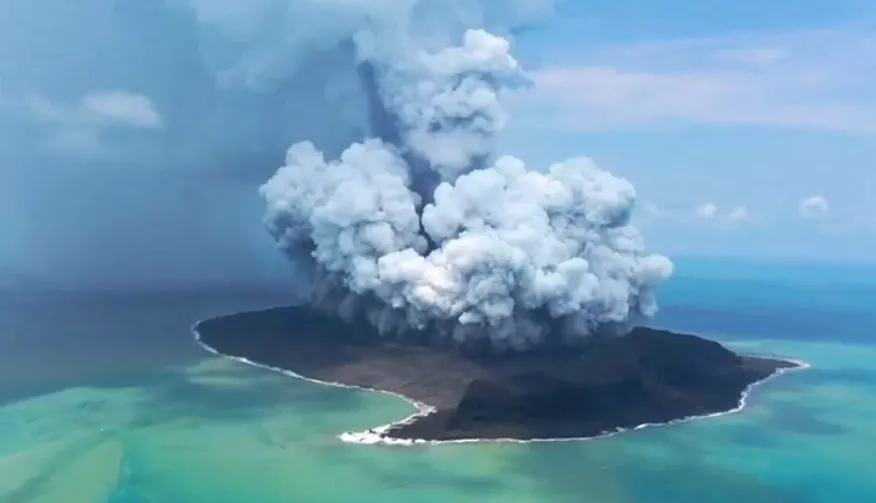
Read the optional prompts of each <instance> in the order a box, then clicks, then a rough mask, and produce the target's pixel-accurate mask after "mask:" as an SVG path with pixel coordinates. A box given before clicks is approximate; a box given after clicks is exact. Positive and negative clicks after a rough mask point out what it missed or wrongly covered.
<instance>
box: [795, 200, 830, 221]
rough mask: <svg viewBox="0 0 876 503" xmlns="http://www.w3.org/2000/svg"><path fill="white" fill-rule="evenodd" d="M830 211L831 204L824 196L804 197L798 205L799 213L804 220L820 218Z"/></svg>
mask: <svg viewBox="0 0 876 503" xmlns="http://www.w3.org/2000/svg"><path fill="white" fill-rule="evenodd" d="M828 211H830V204H829V203H828V202H827V199H825V198H824V197H822V196H819V195H814V196H809V197H804V198H803V199H801V200H800V202H799V203H798V204H797V212H798V213H799V215H800V216H801V217H803V218H818V217H821V216H823V215H825V214H827V212H828Z"/></svg>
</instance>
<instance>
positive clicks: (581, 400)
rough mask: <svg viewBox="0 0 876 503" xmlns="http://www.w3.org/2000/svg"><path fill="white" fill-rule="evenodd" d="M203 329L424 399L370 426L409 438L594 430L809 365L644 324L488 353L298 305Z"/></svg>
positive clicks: (239, 345)
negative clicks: (415, 409)
mask: <svg viewBox="0 0 876 503" xmlns="http://www.w3.org/2000/svg"><path fill="white" fill-rule="evenodd" d="M194 330H195V332H196V334H197V337H198V339H199V342H200V343H201V344H203V345H205V346H206V347H207V348H209V349H212V350H214V351H216V352H217V353H219V354H221V355H225V356H229V357H233V358H238V359H244V360H246V361H248V362H251V363H255V364H257V365H262V366H265V367H271V368H275V369H281V370H286V371H289V372H292V373H294V374H297V375H300V376H302V377H304V378H307V379H312V380H316V381H322V382H326V383H334V384H340V385H346V386H353V387H360V388H366V389H373V390H380V391H385V392H390V393H394V394H397V395H402V396H404V397H406V398H408V399H409V400H411V401H413V402H415V403H418V404H421V406H422V407H424V408H425V409H427V411H428V413H424V414H420V415H417V416H414V417H413V418H412V419H411V420H408V421H401V422H399V423H395V424H394V425H391V426H389V427H385V428H382V429H380V430H379V432H377V430H371V431H370V432H369V433H370V434H372V436H373V435H378V434H379V436H380V437H381V438H384V439H393V440H395V441H402V442H403V441H406V440H407V441H423V440H426V441H453V440H472V439H514V440H532V439H562V438H590V437H596V436H600V435H605V434H609V433H613V432H616V431H620V430H624V429H630V428H635V427H638V426H641V425H646V424H660V423H668V422H673V421H676V420H682V419H686V418H690V417H697V416H706V415H711V414H717V413H721V412H727V411H731V410H734V409H737V408H739V407H740V405H741V401H742V399H743V398H744V395H745V393H746V392H747V390H748V389H749V387H750V386H752V385H753V384H754V383H757V382H759V381H762V380H764V379H766V378H768V377H770V376H771V375H773V374H775V373H776V372H781V371H784V370H790V369H793V368H798V367H801V366H802V364H801V363H798V362H794V361H788V360H782V359H777V358H768V357H761V356H746V355H740V354H736V353H734V352H733V351H730V350H729V349H727V348H725V347H724V346H722V345H721V344H719V343H717V342H715V341H711V340H707V339H703V338H701V337H697V336H694V335H687V334H679V333H674V332H670V331H666V330H657V329H653V328H646V327H637V328H634V329H633V330H632V331H631V332H630V333H629V334H627V335H625V336H619V337H610V338H605V339H598V338H594V341H593V342H592V343H591V344H588V345H587V346H586V347H583V348H580V349H579V350H567V351H564V352H556V351H554V352H529V353H523V354H511V355H489V356H488V355H485V354H482V353H481V354H477V353H468V354H467V353H465V352H460V351H458V350H456V349H454V348H449V347H448V348H443V347H433V346H423V345H417V344H412V343H404V344H401V343H391V342H388V341H387V340H385V339H382V338H380V337H379V336H377V334H376V333H375V331H374V330H373V329H372V328H370V326H368V325H365V324H362V325H359V324H357V325H352V324H348V323H346V322H344V321H342V320H340V319H338V318H336V317H329V316H323V315H319V314H316V313H314V311H312V310H309V309H305V308H301V307H279V308H270V309H265V310H261V311H251V312H241V313H235V314H230V315H226V316H220V317H216V318H211V319H207V320H204V321H202V322H200V323H198V324H197V325H196V326H195V328H194Z"/></svg>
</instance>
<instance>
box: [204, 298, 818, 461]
mask: <svg viewBox="0 0 876 503" xmlns="http://www.w3.org/2000/svg"><path fill="white" fill-rule="evenodd" d="M278 307H284V306H271V307H266V308H263V309H254V310H246V311H237V312H233V313H229V314H227V315H221V316H218V317H219V318H222V317H225V316H235V315H238V314H244V313H247V312H259V311H263V310H266V309H272V308H278ZM215 318H216V317H209V318H205V319H202V320H199V321H197V322H195V323H194V324H193V325H192V327H191V331H192V333H193V334H194V336H195V341H196V342H197V343H198V345H200V346H201V347H203V348H204V349H205V350H207V351H208V352H210V353H212V354H214V355H216V356H219V357H222V358H228V359H230V360H234V361H237V362H241V363H245V364H247V365H252V366H253V367H258V368H262V369H266V370H271V371H274V372H279V373H281V374H283V375H287V376H290V377H295V378H297V379H301V380H304V381H308V382H312V383H316V384H322V385H326V386H334V387H336V388H346V389H355V390H360V391H369V392H377V393H383V394H385V395H390V396H393V397H396V398H400V399H401V400H404V401H405V402H407V403H409V404H411V405H413V406H414V408H415V409H416V410H415V412H414V413H412V414H411V415H409V416H407V417H405V418H403V419H400V420H398V421H393V422H391V423H387V424H384V425H380V426H376V427H374V428H369V429H367V430H365V431H346V432H343V433H341V434H340V435H338V438H339V439H340V440H341V441H343V442H349V443H354V444H365V445H395V446H412V445H440V444H467V443H475V442H491V443H498V442H510V443H520V444H525V443H531V442H570V441H585V440H595V439H598V438H607V437H611V436H614V435H617V434H619V433H623V432H625V431H636V430H641V429H644V428H650V427H656V426H671V425H676V424H682V423H686V422H689V421H693V420H696V419H706V418H712V417H721V416H726V415H729V414H735V413H737V412H740V411H741V410H743V409H744V408H745V405H746V402H747V400H748V396H749V395H750V394H751V392H752V391H753V390H754V388H755V387H756V386H757V385H759V384H763V383H765V382H767V381H769V380H771V379H773V378H775V377H778V376H780V375H782V374H784V373H786V372H791V371H794V370H804V369H807V368H810V367H811V365H810V364H809V363H807V362H805V361H803V360H797V359H793V358H785V357H782V356H774V355H756V354H745V355H743V356H751V357H761V358H772V359H775V360H784V361H786V362H789V363H793V364H794V365H796V366H795V367H788V368H782V369H779V370H777V371H775V372H773V373H772V374H770V375H769V376H767V377H765V378H763V379H761V380H759V381H754V382H753V383H751V384H749V385H748V386H746V388H745V389H744V390H743V391H742V394H741V396H740V398H739V404H738V405H737V406H736V407H734V408H733V409H730V410H727V411H723V412H713V413H710V414H703V415H699V416H688V417H683V418H679V419H673V420H672V421H668V422H665V423H643V424H640V425H638V426H634V427H631V428H618V429H616V430H614V431H608V432H605V433H601V434H599V435H595V436H592V437H566V438H530V439H518V438H465V439H455V440H427V439H423V438H417V439H407V438H394V437H391V436H389V435H387V433H388V432H389V431H390V430H392V429H393V428H395V427H397V426H402V425H407V424H411V423H413V422H414V421H416V420H418V419H420V418H422V417H425V416H428V415H429V414H431V413H433V412H435V411H436V410H437V409H436V408H435V407H432V406H431V405H429V404H426V403H423V402H420V401H418V400H414V399H412V398H410V397H407V396H405V395H402V394H401V393H395V392H393V391H387V390H383V389H379V388H371V387H367V386H357V385H354V384H344V383H339V382H332V381H321V380H319V379H314V378H312V377H307V376H304V375H301V374H298V373H296V372H293V371H291V370H288V369H282V368H279V367H272V366H270V365H264V364H261V363H257V362H254V361H252V360H249V359H247V358H243V357H240V356H231V355H226V354H224V353H222V352H220V351H218V350H216V349H215V348H213V347H212V346H210V345H208V344H207V343H205V342H204V341H202V340H201V333H200V332H199V331H198V327H199V325H200V324H201V323H203V322H205V321H208V320H211V319H215Z"/></svg>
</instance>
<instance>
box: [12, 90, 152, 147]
mask: <svg viewBox="0 0 876 503" xmlns="http://www.w3.org/2000/svg"><path fill="white" fill-rule="evenodd" d="M23 108H24V111H25V113H26V115H27V116H28V117H29V119H30V120H36V121H37V122H40V123H43V124H45V125H47V126H48V127H49V129H48V130H47V131H46V138H45V139H44V140H43V141H42V143H43V145H44V146H45V147H46V148H47V149H48V150H49V151H50V152H53V153H56V154H60V155H64V156H68V155H76V156H79V157H86V158H89V159H94V158H105V157H107V156H110V155H111V153H112V151H113V150H114V148H113V147H112V145H110V142H109V140H108V139H107V137H106V136H104V134H103V133H104V131H105V130H108V129H113V128H126V129H133V130H144V131H154V130H158V129H160V128H161V127H162V118H161V115H160V114H159V112H158V110H157V108H156V107H155V105H154V104H153V103H152V101H151V100H150V99H149V98H148V97H146V96H143V95H141V94H137V93H131V92H127V91H119V90H113V91H98V92H92V93H89V94H86V95H85V96H83V97H82V98H81V99H79V100H78V101H77V102H75V103H74V104H72V105H71V104H65V103H60V102H57V101H53V100H50V99H48V98H46V97H44V96H40V95H32V96H29V97H28V98H26V99H25V100H24V101H23Z"/></svg>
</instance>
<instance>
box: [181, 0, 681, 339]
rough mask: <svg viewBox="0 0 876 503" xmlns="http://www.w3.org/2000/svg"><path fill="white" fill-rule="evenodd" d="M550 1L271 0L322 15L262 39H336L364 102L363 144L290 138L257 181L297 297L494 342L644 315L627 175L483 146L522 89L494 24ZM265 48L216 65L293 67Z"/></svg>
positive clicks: (659, 259) (646, 261)
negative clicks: (256, 56) (297, 279)
mask: <svg viewBox="0 0 876 503" xmlns="http://www.w3.org/2000/svg"><path fill="white" fill-rule="evenodd" d="M196 3H197V2H196ZM227 3H228V2H225V4H227ZM267 3H271V2H270V0H268V1H267ZM551 3H552V2H544V1H523V0H518V1H487V0H481V1H475V0H465V2H461V1H460V2H457V1H447V0H435V1H430V0H419V1H418V0H405V1H375V0H370V1H369V2H364V1H362V2H360V1H354V0H346V1H341V0H322V1H319V0H310V1H292V0H278V1H276V2H274V3H273V4H272V5H274V6H285V10H282V12H285V13H286V15H289V16H292V14H290V13H299V14H300V12H302V11H316V12H322V14H323V15H324V16H329V17H331V16H333V15H334V16H335V18H334V19H335V20H336V21H338V22H337V23H334V24H332V23H329V21H324V22H326V23H327V24H331V29H328V28H325V27H322V28H320V27H304V26H302V27H301V31H299V32H296V35H295V39H294V40H291V41H290V40H284V41H282V42H283V43H280V42H281V41H277V40H275V41H274V42H275V44H274V45H277V44H279V47H280V48H284V47H285V48H286V49H288V47H291V46H294V47H297V48H301V47H305V46H308V47H309V46H311V45H314V44H316V45H317V46H320V47H325V46H326V45H327V44H328V45H330V42H331V43H348V44H352V47H353V50H354V54H355V59H356V63H355V64H356V68H355V71H356V75H357V76H358V79H359V84H360V87H361V91H362V94H363V95H364V96H365V97H366V101H367V107H366V108H367V114H366V116H367V120H366V122H367V124H366V126H367V127H366V128H365V129H366V130H367V133H368V134H367V135H366V137H365V138H363V139H362V140H361V141H360V142H358V143H354V144H352V145H350V146H349V147H348V148H347V149H346V150H345V151H344V152H343V153H341V154H340V156H337V158H327V156H326V155H324V153H323V152H321V151H320V150H319V149H318V148H317V146H315V145H314V144H313V143H310V142H302V143H296V144H294V145H292V146H291V147H290V148H289V150H288V152H287V155H286V160H285V165H284V166H283V167H281V168H280V169H279V170H278V171H277V173H276V174H275V175H274V176H273V177H272V178H271V179H270V180H269V181H267V183H265V184H264V185H263V186H262V188H261V194H262V196H263V197H264V199H265V201H266V203H267V214H266V216H265V222H266V225H267V227H268V230H269V231H270V233H271V234H272V235H273V237H274V238H275V240H276V242H277V245H278V246H279V247H280V248H281V249H282V250H283V251H284V252H285V253H286V254H287V255H288V256H289V257H290V258H291V259H292V261H293V262H294V263H295V264H296V265H297V266H299V267H301V268H303V269H304V270H305V271H306V272H307V276H306V278H307V279H306V281H305V283H306V284H307V287H308V292H307V300H308V301H309V302H310V303H312V305H314V306H315V307H318V308H320V309H327V310H329V311H330V312H333V313H336V314H339V315H341V316H344V317H348V318H358V317H365V318H367V319H369V320H370V321H371V322H372V323H374V324H375V325H376V326H377V327H378V328H379V329H380V330H381V332H382V333H384V334H387V335H388V336H389V335H392V334H396V335H398V334H405V333H408V332H409V331H410V329H424V328H429V329H430V330H429V332H430V333H432V334H434V337H436V338H438V339H439V340H440V341H443V342H448V343H456V344H475V343H477V344H486V345H488V346H489V347H491V348H493V349H495V350H499V351H523V350H529V349H532V348H535V347H539V346H542V345H544V344H567V343H574V342H575V341H580V340H583V339H584V338H586V337H588V336H589V335H592V334H594V333H600V332H604V331H611V332H615V331H617V330H623V329H624V328H626V327H627V326H628V324H629V323H630V322H631V321H633V320H635V319H636V318H637V317H640V316H650V315H652V314H653V313H654V312H655V311H656V308H657V306H656V302H655V298H654V291H655V288H656V287H657V285H658V284H659V283H661V282H662V281H663V280H664V279H666V278H667V277H668V276H669V275H670V274H671V271H672V264H671V262H670V261H669V260H668V259H667V258H666V257H663V256H661V255H647V254H645V252H644V245H643V240H642V238H641V236H640V234H639V232H638V231H637V230H636V229H635V228H634V227H632V226H631V225H630V217H631V213H632V211H633V207H634V202H635V190H634V188H633V186H632V185H631V184H630V183H629V182H627V181H626V180H623V179H620V178H617V177H615V176H613V175H611V174H610V173H608V172H605V171H603V170H601V169H600V168H598V167H597V166H596V165H595V164H594V163H593V162H592V161H590V160H589V159H587V158H576V159H570V160H567V161H564V162H561V163H558V164H554V165H552V166H550V167H549V168H548V169H547V170H546V171H533V170H529V169H527V167H526V166H524V164H523V162H522V161H520V160H518V159H516V158H514V157H510V156H500V157H498V158H497V157H496V156H495V155H493V146H494V139H495V137H496V135H497V134H498V133H499V132H500V131H501V130H502V129H503V128H504V126H505V123H506V121H507V120H508V117H507V115H506V113H505V111H504V109H503V107H502V105H501V100H500V95H501V93H502V91H504V90H507V89H513V88H515V87H518V86H521V85H525V84H526V78H525V74H524V73H523V71H522V69H521V68H520V65H519V64H518V62H517V61H516V60H515V59H514V58H513V57H512V55H511V54H510V52H509V50H510V44H509V38H508V33H509V30H511V29H513V28H514V27H515V26H518V25H519V24H520V23H521V22H523V21H525V20H526V19H528V18H529V17H530V16H531V15H533V14H534V13H536V12H541V10H542V9H543V8H545V7H550V5H549V4H551ZM222 4H223V2H218V3H216V4H213V5H217V6H218V5H222ZM341 4H343V5H341ZM340 7H343V8H340ZM278 12H279V11H278ZM424 13H426V14H428V15H424ZM206 14H210V13H209V12H206V13H205V15H206ZM213 14H216V13H215V12H213ZM238 17H239V16H238ZM309 18H311V19H313V17H309ZM299 19H303V17H299ZM316 19H319V17H317V18H316ZM241 23H242V22H241ZM245 24H246V23H242V24H240V25H238V26H236V27H235V29H237V30H238V31H241V30H242V31H241V33H243V31H245V28H246V27H245ZM483 28H489V29H490V30H491V31H492V32H493V33H498V35H494V34H493V33H491V32H488V31H486V30H485V29H483ZM308 30H311V31H308ZM250 35H251V34H250ZM240 36H241V37H242V38H245V37H246V35H244V34H241V35H240ZM317 42H318V44H317ZM284 44H285V45H284ZM300 52H301V51H298V53H300ZM298 53H296V54H298ZM260 54H262V55H264V54H265V53H264V52H261V53H260ZM278 54H280V53H275V54H274V56H273V57H271V58H267V59H265V58H261V59H260V60H259V64H257V65H255V66H253V64H252V62H253V60H252V58H242V59H241V61H242V62H244V63H246V64H245V65H240V66H238V67H236V68H233V70H234V71H236V72H238V74H240V72H242V74H243V75H244V77H245V79H244V80H246V81H247V82H250V83H253V82H256V83H263V82H264V81H265V79H264V76H265V75H274V76H276V74H277V73H278V72H279V73H282V72H292V71H294V62H292V59H293V58H292V54H291V53H290V55H289V59H290V61H287V62H285V63H283V64H282V65H279V66H278V63H277V62H279V61H282V58H281V57H279V56H278ZM232 73H233V72H232ZM339 106H342V104H341V105H339Z"/></svg>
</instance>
